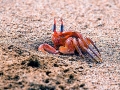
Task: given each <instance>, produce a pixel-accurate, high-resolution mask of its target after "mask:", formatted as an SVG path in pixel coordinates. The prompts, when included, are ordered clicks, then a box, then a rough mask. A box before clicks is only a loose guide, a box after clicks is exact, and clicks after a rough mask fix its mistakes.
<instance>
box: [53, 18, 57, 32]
mask: <svg viewBox="0 0 120 90" xmlns="http://www.w3.org/2000/svg"><path fill="white" fill-rule="evenodd" d="M53 32H56V20H55V18H54V25H53Z"/></svg>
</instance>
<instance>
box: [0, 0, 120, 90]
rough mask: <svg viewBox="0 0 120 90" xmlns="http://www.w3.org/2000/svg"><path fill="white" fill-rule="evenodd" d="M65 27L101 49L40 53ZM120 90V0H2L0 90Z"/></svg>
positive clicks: (0, 11)
mask: <svg viewBox="0 0 120 90" xmlns="http://www.w3.org/2000/svg"><path fill="white" fill-rule="evenodd" d="M54 17H55V18H56V20H57V29H58V30H59V25H60V21H59V20H60V18H61V17H62V18H63V21H64V25H65V31H69V30H72V31H78V32H81V34H83V36H84V37H90V38H91V39H92V40H93V41H94V42H95V44H96V46H97V47H98V48H99V50H100V53H101V55H102V58H103V63H101V64H96V65H94V64H93V62H92V60H91V59H90V57H86V58H85V59H82V58H81V57H79V56H76V55H53V54H49V53H46V54H44V53H42V52H38V51H37V48H38V46H39V45H40V44H42V43H45V42H46V43H48V44H51V45H52V42H51V35H52V33H53V32H52V30H51V27H52V24H53V19H54ZM3 89H6V90H8V89H11V90H120V1H119V0H59V1H57V0H0V90H3Z"/></svg>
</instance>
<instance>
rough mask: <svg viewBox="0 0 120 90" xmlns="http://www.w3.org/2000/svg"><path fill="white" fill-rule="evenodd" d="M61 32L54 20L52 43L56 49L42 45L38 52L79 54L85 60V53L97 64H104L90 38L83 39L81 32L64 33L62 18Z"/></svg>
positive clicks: (45, 44)
mask: <svg viewBox="0 0 120 90" xmlns="http://www.w3.org/2000/svg"><path fill="white" fill-rule="evenodd" d="M60 21H61V28H60V32H57V31H56V20H55V18H54V25H53V32H54V33H53V35H52V42H53V44H54V47H52V46H50V45H49V44H47V43H44V44H41V45H40V46H39V47H38V51H42V52H49V53H52V54H58V53H62V54H74V53H75V51H77V52H78V54H79V56H81V57H83V58H84V54H83V52H86V53H87V54H89V56H90V57H91V58H92V59H93V60H95V61H96V62H102V59H101V54H100V52H99V50H98V48H97V47H96V46H95V44H94V43H93V41H92V40H91V39H90V38H87V37H85V38H84V37H83V36H82V35H81V34H80V33H79V32H74V31H68V32H63V27H64V26H63V21H62V18H61V20H60ZM93 48H94V49H93Z"/></svg>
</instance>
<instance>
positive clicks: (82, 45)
mask: <svg viewBox="0 0 120 90" xmlns="http://www.w3.org/2000/svg"><path fill="white" fill-rule="evenodd" d="M78 42H79V45H80V47H81V48H82V50H84V51H86V52H87V53H88V54H89V55H90V56H91V58H92V59H94V60H95V61H96V62H98V60H97V59H96V58H95V57H94V56H93V55H92V54H91V52H90V51H89V49H87V48H86V47H85V46H84V43H83V42H82V41H81V40H80V39H79V38H78Z"/></svg>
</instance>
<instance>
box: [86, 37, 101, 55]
mask: <svg viewBox="0 0 120 90" xmlns="http://www.w3.org/2000/svg"><path fill="white" fill-rule="evenodd" d="M85 41H86V42H87V44H88V45H89V44H92V45H93V46H94V47H95V49H96V50H97V52H98V53H99V55H100V56H101V54H100V51H99V50H98V48H97V47H96V46H95V44H94V42H93V41H92V40H91V39H90V38H85Z"/></svg>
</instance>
